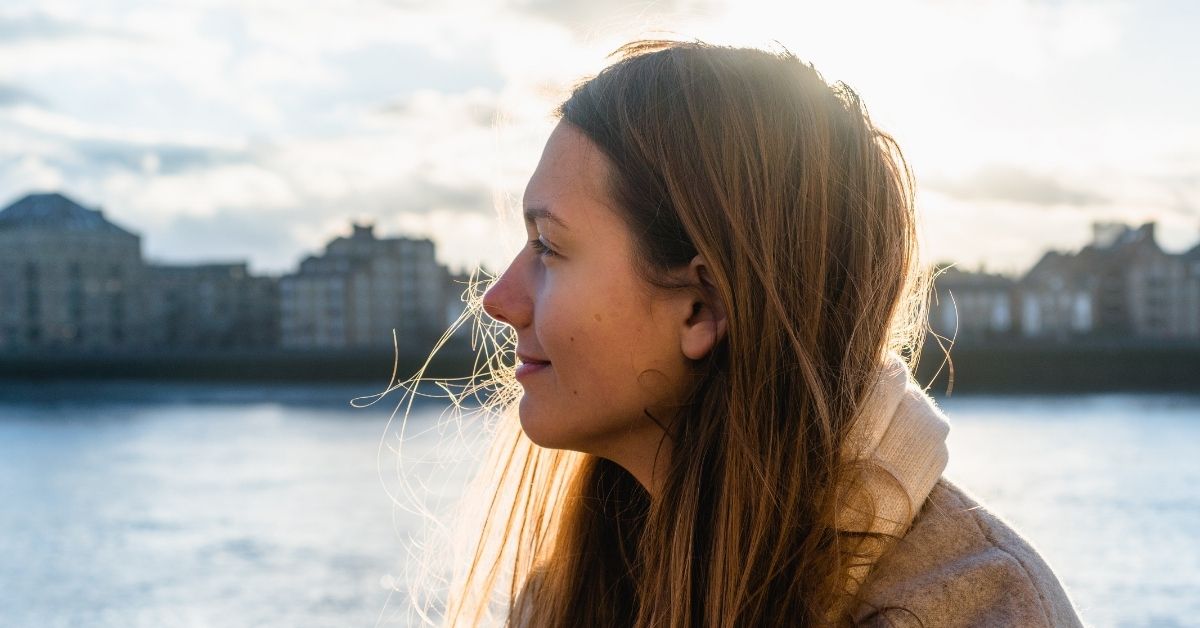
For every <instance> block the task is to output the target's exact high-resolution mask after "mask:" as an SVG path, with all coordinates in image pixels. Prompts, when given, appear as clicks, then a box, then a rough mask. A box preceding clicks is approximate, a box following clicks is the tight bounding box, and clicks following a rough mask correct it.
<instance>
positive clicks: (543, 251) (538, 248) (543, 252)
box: [529, 238, 558, 257]
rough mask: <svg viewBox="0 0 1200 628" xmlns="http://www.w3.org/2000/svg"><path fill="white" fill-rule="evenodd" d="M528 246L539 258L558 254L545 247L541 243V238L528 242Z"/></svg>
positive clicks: (543, 243) (544, 244)
mask: <svg viewBox="0 0 1200 628" xmlns="http://www.w3.org/2000/svg"><path fill="white" fill-rule="evenodd" d="M529 246H532V247H533V250H534V252H536V253H537V254H538V255H539V256H541V257H553V256H555V255H558V253H555V252H554V249H552V248H550V247H548V246H546V243H545V242H542V240H541V238H534V239H533V240H530V241H529Z"/></svg>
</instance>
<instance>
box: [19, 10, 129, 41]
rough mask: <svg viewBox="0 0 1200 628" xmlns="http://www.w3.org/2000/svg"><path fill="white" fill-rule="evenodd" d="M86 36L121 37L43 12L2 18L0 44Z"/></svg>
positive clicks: (118, 34)
mask: <svg viewBox="0 0 1200 628" xmlns="http://www.w3.org/2000/svg"><path fill="white" fill-rule="evenodd" d="M84 35H108V36H121V34H120V33H118V32H116V31H113V30H109V29H98V28H93V27H91V26H88V25H87V24H84V23H81V22H76V21H73V20H63V19H60V18H57V17H54V16H52V15H49V14H47V13H44V12H41V11H31V12H28V13H21V14H9V15H3V16H0V42H5V43H7V42H15V41H24V40H37V39H66V38H70V37H78V36H84Z"/></svg>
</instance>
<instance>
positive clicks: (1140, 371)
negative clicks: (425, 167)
mask: <svg viewBox="0 0 1200 628" xmlns="http://www.w3.org/2000/svg"><path fill="white" fill-rule="evenodd" d="M950 355H951V360H950V362H946V360H945V356H944V354H943V352H942V351H941V349H939V348H938V347H937V346H936V345H932V346H930V347H927V348H926V350H925V352H924V354H923V356H922V359H921V362H920V366H919V368H918V369H917V379H918V381H920V382H921V383H922V384H930V383H931V386H930V390H931V392H933V393H934V394H936V395H939V396H941V395H945V394H946V393H947V392H948V391H949V392H950V394H952V395H954V394H973V393H1016V392H1019V393H1043V392H1044V393H1059V392H1138V391H1145V392H1153V391H1158V392H1200V343H1171V344H1167V343H1162V344H1152V345H1150V344H1132V343H1123V342H1109V343H1091V344H1086V345H1048V344H1035V343H1009V344H994V345H988V346H976V347H971V346H957V347H955V348H954V349H953V350H952V351H951V354H950ZM425 357H426V356H425V355H413V354H400V355H399V356H396V355H394V354H393V353H392V352H391V351H387V352H383V351H284V350H276V351H258V352H252V353H251V352H228V351H220V352H217V351H210V352H204V351H188V352H178V353H170V352H156V353H123V354H92V355H69V354H57V355H56V354H40V355H7V356H0V378H2V379H5V380H48V379H154V380H159V379H164V380H193V381H212V382H221V381H241V382H246V381H249V382H255V381H261V382H272V381H288V382H387V381H388V379H389V377H391V374H392V372H393V369H394V370H395V373H396V376H397V377H398V378H400V379H401V380H403V379H407V378H408V377H410V376H411V375H412V374H413V373H415V372H417V370H418V369H420V368H421V366H422V365H423V364H424V362H425ZM475 365H476V357H475V355H474V354H473V353H472V352H470V350H469V349H466V348H461V347H453V346H448V347H447V348H446V349H444V350H443V351H441V352H439V353H438V355H437V356H435V357H434V359H433V360H432V362H431V363H430V364H429V367H428V368H427V370H426V373H425V375H426V377H432V378H458V377H465V376H467V375H469V374H470V373H471V372H472V371H473V370H474V369H475Z"/></svg>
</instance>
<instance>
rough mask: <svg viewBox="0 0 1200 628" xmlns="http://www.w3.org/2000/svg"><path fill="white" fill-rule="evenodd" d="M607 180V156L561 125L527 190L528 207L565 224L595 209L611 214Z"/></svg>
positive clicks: (574, 130) (581, 136) (548, 144)
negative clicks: (550, 215)
mask: <svg viewBox="0 0 1200 628" xmlns="http://www.w3.org/2000/svg"><path fill="white" fill-rule="evenodd" d="M608 176H609V164H608V158H607V157H605V155H604V153H602V152H601V151H600V149H599V148H597V147H596V145H595V144H594V143H593V142H592V141H591V140H590V139H589V138H588V137H587V135H585V134H584V133H583V132H582V131H580V130H579V129H578V128H576V127H575V126H574V125H572V124H570V123H568V122H559V123H558V126H556V127H555V128H554V131H553V132H552V133H551V134H550V138H549V139H548V140H547V141H546V147H545V149H544V150H543V151H542V158H541V160H540V161H538V165H537V168H536V169H535V170H534V172H533V176H531V177H530V179H529V184H528V185H527V186H526V188H525V206H526V207H536V208H544V209H548V210H549V211H550V212H552V213H553V214H554V215H555V216H557V217H558V218H560V219H561V220H563V221H564V222H570V221H571V220H572V219H575V220H578V219H580V218H581V217H582V216H581V214H583V213H586V212H585V210H587V209H593V208H595V206H599V207H602V208H604V209H606V210H608V211H610V212H611V211H612V210H613V209H614V207H613V204H612V199H611V196H610V194H609V193H608Z"/></svg>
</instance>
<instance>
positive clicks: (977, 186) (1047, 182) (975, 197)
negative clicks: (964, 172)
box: [926, 164, 1111, 206]
mask: <svg viewBox="0 0 1200 628" xmlns="http://www.w3.org/2000/svg"><path fill="white" fill-rule="evenodd" d="M926 183H927V184H928V186H929V187H930V188H932V189H935V190H938V191H940V192H942V193H944V194H946V195H948V196H952V197H954V198H957V199H961V200H967V201H1011V202H1016V203H1025V204H1029V205H1047V206H1053V205H1073V206H1087V205H1100V204H1106V203H1108V202H1110V200H1111V199H1109V198H1107V197H1105V196H1103V195H1100V194H1097V193H1094V192H1089V191H1085V190H1082V189H1077V188H1074V187H1072V186H1069V185H1067V184H1065V183H1063V182H1062V181H1060V180H1058V179H1057V178H1055V177H1053V176H1050V175H1046V174H1041V173H1037V172H1031V171H1028V170H1025V169H1023V168H1020V167H1017V166H1011V165H999V164H992V165H988V166H984V167H983V168H981V169H979V170H977V171H976V172H975V173H974V174H973V175H970V176H968V177H966V178H962V179H957V180H950V179H946V178H932V179H929V180H927V181H926Z"/></svg>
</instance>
